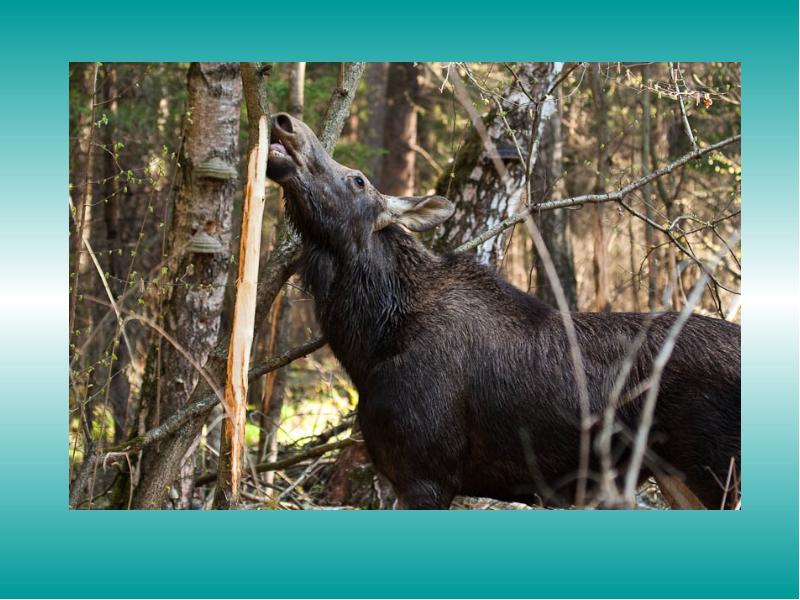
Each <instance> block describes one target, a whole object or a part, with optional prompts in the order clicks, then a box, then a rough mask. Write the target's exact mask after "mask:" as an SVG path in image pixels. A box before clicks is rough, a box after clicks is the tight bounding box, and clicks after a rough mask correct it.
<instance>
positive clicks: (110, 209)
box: [98, 63, 131, 442]
mask: <svg viewBox="0 0 800 600" xmlns="http://www.w3.org/2000/svg"><path fill="white" fill-rule="evenodd" d="M103 69H104V71H105V76H104V78H103V84H102V87H101V89H102V99H103V101H104V102H106V105H105V109H106V110H107V111H108V112H109V113H110V114H111V115H112V118H111V119H110V121H109V123H108V125H106V126H105V127H103V128H101V129H100V131H99V132H98V133H99V138H100V143H101V144H102V145H103V147H104V151H103V152H102V154H101V156H102V179H101V190H102V196H103V221H104V224H105V238H106V247H107V248H108V249H109V250H108V263H107V265H106V272H107V273H108V275H109V277H108V285H109V287H110V288H111V293H112V294H113V295H114V298H115V299H116V300H117V301H118V302H119V300H120V297H121V295H122V293H123V291H124V290H125V280H126V279H127V272H126V270H125V260H126V257H124V256H123V255H122V252H118V251H117V249H118V248H119V247H120V246H121V243H122V231H121V228H120V214H119V213H120V211H119V192H120V190H119V185H118V181H117V174H118V172H119V169H118V168H117V164H116V158H115V153H116V149H115V148H114V143H115V139H114V137H115V123H116V115H117V101H116V96H117V90H118V86H117V70H116V67H115V66H114V63H106V64H104V65H103ZM110 347H111V359H110V362H109V367H108V369H107V370H104V371H107V372H105V373H104V376H105V377H106V380H105V381H104V382H103V383H104V385H105V384H107V385H108V386H109V389H108V390H107V397H108V399H109V401H110V405H111V407H110V408H111V412H112V414H113V417H114V441H115V442H121V441H122V440H123V439H125V437H126V436H127V434H128V428H127V414H128V396H129V394H130V383H129V381H128V375H127V372H126V371H127V366H128V363H129V362H130V358H131V357H130V355H129V353H128V348H127V346H126V344H121V343H120V339H119V336H118V335H114V336H113V339H112V340H111V344H110ZM114 357H116V359H115V358H114Z"/></svg>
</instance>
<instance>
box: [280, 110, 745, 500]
mask: <svg viewBox="0 0 800 600" xmlns="http://www.w3.org/2000/svg"><path fill="white" fill-rule="evenodd" d="M272 132H273V133H272V142H273V143H272V144H271V151H270V155H269V164H268V174H269V176H270V177H271V178H272V179H274V180H275V181H277V182H278V183H280V185H281V186H282V187H283V189H284V193H285V199H286V209H287V213H288V215H289V217H290V219H291V220H292V222H293V223H294V224H295V226H296V227H297V229H298V231H299V232H300V235H301V237H302V241H303V257H302V261H301V275H302V277H303V279H304V281H305V283H306V285H307V286H309V287H310V289H311V291H312V293H313V295H314V298H315V300H316V310H317V317H318V320H319V323H320V325H321V327H322V329H323V331H324V333H325V335H326V337H327V338H328V341H329V343H330V346H331V349H332V350H333V352H334V354H335V355H336V357H337V358H338V359H339V361H340V362H341V363H342V365H343V366H344V368H345V369H346V370H347V372H348V374H349V375H350V377H351V378H352V380H353V383H354V384H355V386H356V387H357V389H358V391H359V396H360V401H359V407H358V420H359V424H360V426H361V429H362V432H363V435H364V440H365V442H366V444H367V448H368V450H369V453H370V456H371V457H372V460H373V462H374V463H375V466H376V467H377V468H378V470H379V471H380V472H381V473H382V474H384V475H385V476H386V477H387V478H388V479H389V481H391V483H392V485H393V487H394V488H395V491H396V493H397V495H398V498H399V500H400V504H401V506H403V507H406V508H439V509H443V508H447V507H449V505H450V503H451V501H452V499H453V497H454V496H455V495H458V494H466V495H476V496H488V497H492V498H497V499H500V500H517V501H523V502H535V501H544V502H545V503H547V504H562V503H566V502H569V501H570V500H571V499H573V498H574V493H575V487H576V478H577V476H578V465H579V453H580V452H579V448H580V445H581V444H580V437H581V428H580V414H581V407H580V401H579V393H578V388H577V385H576V379H575V374H574V371H573V368H572V362H571V358H570V347H569V343H568V341H567V336H566V333H565V329H564V324H563V319H562V316H561V315H560V314H559V313H558V311H556V310H554V309H552V308H550V307H549V306H548V305H546V304H544V303H543V302H540V301H539V300H537V299H536V298H533V297H532V296H530V295H528V294H525V293H523V292H522V291H520V290H518V289H517V288H515V287H513V286H512V285H510V284H508V283H506V282H505V281H503V280H502V279H501V278H499V277H498V276H497V275H496V274H495V273H494V272H492V271H491V270H489V269H487V268H486V267H484V266H482V265H480V264H478V263H477V262H476V261H475V260H474V259H473V258H472V257H470V256H467V255H437V254H434V253H432V252H431V251H429V250H428V249H427V248H425V247H424V246H423V245H422V244H420V243H419V242H418V241H416V239H414V237H413V236H411V235H410V234H408V233H407V232H406V231H405V230H404V228H407V229H410V230H412V231H423V230H425V229H429V228H431V227H434V226H436V225H437V224H439V223H441V222H442V221H444V220H445V219H447V218H448V217H449V216H450V215H451V214H452V212H453V206H452V204H451V203H450V202H449V201H448V200H447V199H445V198H442V197H440V196H426V197H407V198H398V197H393V196H386V195H383V194H381V193H380V192H378V191H377V190H376V189H375V188H374V187H373V186H372V185H371V184H370V183H369V182H368V181H367V180H366V178H365V177H364V176H363V175H362V174H361V173H359V172H357V171H354V170H352V169H349V168H347V167H344V166H342V165H340V164H339V163H337V162H336V161H334V160H333V159H332V158H331V157H330V156H329V155H328V154H327V153H326V152H325V150H324V149H323V148H322V146H321V145H320V143H319V141H318V140H317V138H316V136H315V135H314V134H313V132H312V131H311V130H310V129H309V128H308V127H307V126H306V125H305V124H304V123H302V122H300V121H298V120H296V119H294V118H292V117H290V116H289V115H286V114H278V115H276V116H275V117H274V118H273V125H272ZM401 225H402V226H403V227H401ZM675 318H676V315H675V314H674V313H663V314H658V315H649V314H636V313H573V314H572V320H573V322H574V327H575V330H576V335H577V338H578V343H579V346H580V350H581V353H582V356H583V361H584V366H585V371H586V379H587V388H588V396H589V404H590V409H591V413H592V415H595V416H596V415H600V414H602V411H603V409H604V408H605V406H606V405H607V403H608V401H609V397H610V396H611V394H612V389H613V388H614V385H615V382H616V379H617V377H618V375H619V372H620V367H621V365H622V364H623V362H624V361H625V359H626V357H629V356H630V355H632V356H633V358H632V359H633V365H632V368H631V369H630V373H629V375H628V376H627V380H626V381H625V384H624V388H623V390H622V394H621V398H622V400H623V401H622V402H621V403H620V407H619V409H618V412H617V427H616V428H615V433H614V436H613V438H612V452H611V456H612V457H613V461H614V462H613V468H614V472H615V473H616V476H618V477H623V476H624V475H625V472H626V466H627V465H626V463H627V460H628V457H629V452H630V448H631V446H632V443H631V439H632V432H633V433H635V431H636V429H637V427H638V424H639V420H640V412H641V407H642V403H643V400H642V392H643V389H644V388H646V385H647V380H648V378H649V376H650V374H651V372H652V363H653V359H654V357H655V355H656V354H657V353H658V351H659V349H660V348H661V345H662V343H663V341H664V339H665V337H666V335H667V332H668V330H669V328H670V326H671V324H672V323H673V321H674V319H675ZM635 345H639V348H638V351H636V352H635V353H631V348H632V347H634V346H635ZM740 360H741V358H740V329H739V327H738V326H736V325H733V324H730V323H727V322H725V321H721V320H716V319H710V318H706V317H701V316H692V317H690V318H689V320H688V322H687V323H686V325H685V327H684V328H683V330H682V332H681V334H680V336H679V337H678V339H677V341H676V345H675V349H674V351H673V354H672V357H671V359H670V361H669V363H668V364H667V366H666V368H665V370H664V373H663V375H662V379H661V383H660V387H659V394H658V402H657V405H656V412H655V418H654V424H653V428H652V431H651V434H650V436H649V439H650V442H649V447H648V453H647V455H646V460H645V468H643V469H642V472H641V474H640V476H641V477H642V478H644V477H646V476H648V475H650V474H653V475H655V476H656V477H658V478H659V481H661V482H664V485H663V487H664V488H665V492H666V493H667V494H668V495H669V496H672V498H673V499H674V500H675V501H676V503H677V504H679V505H680V506H688V505H692V506H697V507H705V508H720V507H721V505H722V503H723V501H724V498H726V494H725V491H724V485H725V483H724V482H725V481H726V479H727V476H728V474H729V470H730V467H731V464H732V461H733V464H735V465H736V469H737V477H738V465H739V464H740V460H739V459H740V413H741V410H740ZM599 429H600V426H599V425H595V426H593V429H592V431H591V432H590V434H591V435H592V436H593V438H596V437H597V432H598V431H599ZM599 461H600V455H599V453H598V451H597V448H596V444H594V443H593V444H592V452H591V459H590V464H589V473H588V484H589V486H590V492H591V491H593V489H594V487H596V483H597V481H598V479H599V470H600V462H599ZM729 496H730V495H729Z"/></svg>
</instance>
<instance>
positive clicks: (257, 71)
mask: <svg viewBox="0 0 800 600" xmlns="http://www.w3.org/2000/svg"><path fill="white" fill-rule="evenodd" d="M342 65H343V66H342V73H341V77H340V84H341V85H340V86H337V88H336V89H335V90H334V91H333V93H332V94H331V100H330V102H329V104H328V110H327V112H326V115H329V119H326V121H325V123H324V124H323V130H322V132H321V134H320V139H321V140H322V139H323V136H324V139H325V140H326V142H325V143H324V146H325V149H326V150H327V151H328V152H333V147H334V145H335V144H336V139H337V138H338V135H339V133H340V132H341V127H342V125H343V124H344V120H345V117H346V116H347V114H348V113H349V111H350V105H351V103H352V100H353V97H354V94H355V90H356V87H357V86H358V81H359V78H360V76H361V73H362V72H363V70H364V63H342ZM242 72H243V74H244V77H243V79H244V81H243V86H244V92H245V101H246V103H247V108H248V118H249V116H250V114H251V113H250V111H251V110H252V111H254V112H257V113H258V115H259V117H260V115H261V114H267V112H268V111H267V105H266V93H265V91H264V81H265V79H266V77H267V75H268V69H266V68H265V67H264V65H262V64H261V63H243V68H242ZM337 127H338V129H337ZM299 257H300V240H299V239H298V237H297V234H296V233H295V232H294V230H293V229H292V228H291V227H290V226H289V225H288V222H286V221H285V222H284V226H283V227H282V228H281V229H280V230H279V232H278V236H277V239H276V242H275V246H274V248H273V250H272V252H271V253H270V255H269V258H268V259H267V260H266V261H265V262H263V263H262V267H261V269H260V272H259V277H258V281H259V286H258V292H257V298H256V317H255V320H256V322H261V321H262V320H263V319H265V318H266V316H267V314H268V312H269V309H270V307H271V306H272V303H273V301H274V300H275V297H276V296H277V294H278V293H279V292H280V290H281V288H282V287H283V285H284V284H285V283H286V281H287V280H288V279H289V277H291V275H292V274H293V273H294V271H295V269H296V266H297V260H298V259H299ZM227 354H228V339H227V336H225V338H223V339H221V340H220V341H219V342H218V343H217V346H216V348H215V349H214V350H212V351H211V353H210V355H209V359H208V362H207V363H206V366H205V368H206V370H207V371H209V372H211V373H216V374H218V375H217V377H219V379H218V381H221V380H222V373H224V372H225V367H226V360H227ZM286 364H288V363H286ZM262 374H263V373H262ZM204 398H205V395H204V394H203V390H201V389H200V386H198V387H196V388H195V392H194V394H193V395H192V397H191V399H190V402H198V401H202V400H203V399H204ZM204 418H205V415H204V417H203V419H204ZM203 419H196V420H192V421H191V422H189V423H188V424H187V425H186V426H185V427H184V428H183V429H181V430H180V431H178V432H177V434H175V435H172V436H170V437H169V438H168V439H167V440H166V442H163V443H162V444H161V447H162V448H164V447H165V445H167V446H169V447H170V448H171V447H172V446H174V447H175V449H176V450H175V451H174V452H171V453H169V454H164V456H163V459H162V460H160V461H159V465H158V468H159V470H160V471H162V472H164V473H166V474H167V475H166V476H165V477H164V478H163V479H165V480H166V479H169V476H168V475H169V474H170V473H171V474H172V478H173V479H174V478H175V476H176V475H177V471H178V468H179V464H180V460H179V459H178V460H177V461H176V459H175V457H176V456H180V455H181V453H180V452H179V451H178V450H180V449H183V452H184V453H185V452H186V451H187V450H188V449H189V448H190V447H191V445H192V443H193V442H194V440H195V439H196V437H197V435H198V433H199V431H200V428H201V427H202V425H203V422H204V421H203ZM168 492H169V489H168V488H164V487H163V486H162V487H158V486H148V488H147V489H146V490H141V492H140V491H139V490H138V489H137V497H136V498H134V507H136V508H151V509H152V508H159V507H160V506H161V504H163V500H164V498H165V497H166V495H167V493H168Z"/></svg>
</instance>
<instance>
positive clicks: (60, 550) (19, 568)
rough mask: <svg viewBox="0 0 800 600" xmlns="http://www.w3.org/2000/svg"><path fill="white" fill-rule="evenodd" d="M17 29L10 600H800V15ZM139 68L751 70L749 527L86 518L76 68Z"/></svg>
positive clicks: (124, 10) (344, 17)
mask: <svg viewBox="0 0 800 600" xmlns="http://www.w3.org/2000/svg"><path fill="white" fill-rule="evenodd" d="M270 4H274V7H270ZM0 13H2V14H0V46H1V47H2V53H0V60H1V61H2V63H3V64H2V70H0V74H2V75H1V77H2V88H1V89H2V91H0V123H1V124H0V175H2V178H1V179H0V181H2V185H1V186H0V199H2V218H1V219H0V236H1V237H0V239H2V242H0V243H2V246H1V247H2V252H3V253H2V259H0V264H2V267H0V268H1V269H2V271H0V276H1V278H0V281H2V292H1V293H0V306H2V310H0V319H2V322H0V326H1V327H2V328H0V331H2V342H3V343H2V344H0V354H1V355H2V356H1V357H0V369H2V381H3V391H2V395H0V398H2V399H0V402H2V413H1V414H2V416H0V464H1V465H2V472H1V474H0V489H1V490H2V493H0V595H4V596H17V597H31V596H58V597H110V596H122V597H130V596H136V597H169V596H175V597H209V596H220V597H233V596H245V597H256V596H265V595H274V596H281V597H298V596H305V597H309V596H325V597H365V596H394V597H397V596H408V597H420V596H421V597H435V596H445V597H530V596H537V597H538V596H544V597H577V596H591V597H643V596H658V597H704V596H709V597H728V598H738V597H796V596H797V594H798V533H797V532H798V502H797V501H798V477H797V467H798V460H797V457H798V411H797V397H798V396H797V384H798V380H797V365H798V322H797V316H798V315H797V288H798V227H797V225H798V204H797V201H798V196H797V190H798V186H797V184H798V171H797V168H798V152H797V141H798V136H797V132H798V121H797V99H798V94H797V89H798V87H797V84H798V76H797V72H798V61H797V25H798V14H797V4H796V2H793V1H791V0H790V1H783V2H776V1H766V0H762V1H761V2H757V3H748V4H745V3H742V2H726V3H718V2H693V3H678V4H675V3H667V4H659V3H656V4H651V3H645V2H629V1H626V2H617V3H613V4H612V3H602V2H596V1H594V2H588V1H585V0H581V1H573V2H570V3H556V2H551V3H538V4H537V3H531V2H518V1H506V2H502V3H497V4H491V3H490V4H487V3H471V2H468V1H467V0H464V1H463V2H459V3H450V4H449V5H442V4H434V3H431V2H419V1H418V0H411V1H405V2H400V3H391V4H390V3H385V2H378V3H375V2H372V3H365V2H363V0H349V1H348V2H343V3H319V6H315V2H312V1H304V2H298V3H296V4H292V3H286V2H283V3H260V4H258V5H257V6H253V7H245V6H239V5H236V4H234V3H222V4H220V3H214V4H208V5H204V4H203V3H201V2H198V3H194V4H192V5H188V6H180V5H178V4H176V3H171V4H170V3H161V2H153V1H151V0H147V1H144V2H136V3H106V4H103V5H98V6H90V5H89V4H88V3H81V4H73V3H70V4H67V3H63V4H62V5H58V6H48V4H47V3H46V2H45V3H42V2H39V3H33V2H29V3H26V4H20V5H17V6H9V5H7V4H6V5H4V7H3V8H1V9H0ZM131 59H136V60H207V59H213V60H218V59H233V60H240V59H246V60H248V59H249V60H253V59H257V60H298V59H299V60H342V59H349V60H353V59H358V60H370V59H371V60H397V59H403V60H414V59H416V60H447V59H458V60H492V61H494V60H553V59H557V60H621V59H629V60H666V59H669V60H683V61H689V60H731V61H742V62H743V77H744V101H743V118H744V121H743V140H744V142H743V163H744V188H743V193H744V211H743V221H744V226H743V234H744V239H743V247H744V275H745V277H744V298H745V304H744V311H743V322H744V328H743V333H744V339H743V352H744V370H743V374H742V376H743V379H742V381H743V384H742V385H743V408H744V420H743V436H744V440H743V441H744V452H743V463H744V465H743V467H744V500H745V501H744V510H743V511H741V512H730V513H714V514H712V513H707V514H703V513H691V512H689V513H679V512H645V511H642V512H634V513H630V512H555V511H553V512H551V511H536V512H524V511H522V512H483V513H474V512H463V511H453V512H449V513H427V514H413V513H400V512H397V513H380V514H379V513H355V512H317V513H297V512H251V513H227V514H226V513H185V514H177V513H161V514H158V513H89V512H74V513H70V512H68V511H67V510H66V489H67V480H66V468H65V463H64V456H65V453H64V449H65V446H66V434H65V427H64V423H65V412H64V407H65V404H66V403H65V399H66V385H67V383H66V382H67V368H66V360H65V348H66V346H67V339H66V320H67V319H66V314H67V302H66V298H67V276H66V274H67V255H66V252H65V250H66V248H67V227H66V219H67V211H66V202H65V200H66V199H65V195H66V190H67V187H66V182H67V178H66V165H67V144H66V135H67V62H68V61H69V60H131Z"/></svg>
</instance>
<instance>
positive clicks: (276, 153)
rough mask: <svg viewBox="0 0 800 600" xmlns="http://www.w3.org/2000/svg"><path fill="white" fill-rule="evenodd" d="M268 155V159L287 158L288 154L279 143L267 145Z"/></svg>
mask: <svg viewBox="0 0 800 600" xmlns="http://www.w3.org/2000/svg"><path fill="white" fill-rule="evenodd" d="M269 155H270V157H278V158H282V157H287V158H288V157H289V153H288V152H287V151H286V147H285V146H284V145H283V144H281V143H280V142H277V143H272V144H270V145H269Z"/></svg>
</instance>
